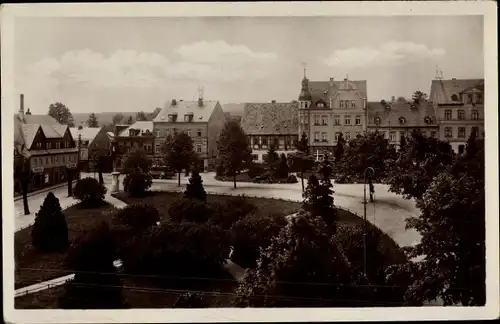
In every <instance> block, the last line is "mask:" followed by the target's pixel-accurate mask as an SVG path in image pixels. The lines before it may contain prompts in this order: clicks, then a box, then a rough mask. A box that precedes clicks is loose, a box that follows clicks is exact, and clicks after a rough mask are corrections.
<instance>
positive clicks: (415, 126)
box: [367, 101, 438, 146]
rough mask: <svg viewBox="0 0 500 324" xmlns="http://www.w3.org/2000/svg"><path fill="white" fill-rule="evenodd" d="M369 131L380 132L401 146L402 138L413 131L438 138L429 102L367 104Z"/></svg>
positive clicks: (391, 141) (432, 110)
mask: <svg viewBox="0 0 500 324" xmlns="http://www.w3.org/2000/svg"><path fill="white" fill-rule="evenodd" d="M367 106H368V109H367V126H368V131H372V132H373V131H379V132H381V133H383V134H384V136H385V138H386V139H388V140H389V141H390V143H391V144H394V145H396V146H399V143H400V140H401V137H402V136H406V137H408V136H409V135H410V134H411V132H412V131H414V130H419V131H420V132H422V134H424V135H426V136H430V137H437V132H438V123H437V120H436V116H435V114H434V108H433V106H432V103H430V102H428V101H420V102H419V103H415V102H413V101H404V102H402V101H395V102H385V101H381V102H369V103H368V104H367Z"/></svg>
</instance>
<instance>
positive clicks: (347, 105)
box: [345, 100, 351, 108]
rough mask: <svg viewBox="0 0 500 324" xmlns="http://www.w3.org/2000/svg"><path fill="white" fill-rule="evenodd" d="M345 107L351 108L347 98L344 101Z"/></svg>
mask: <svg viewBox="0 0 500 324" xmlns="http://www.w3.org/2000/svg"><path fill="white" fill-rule="evenodd" d="M345 107H346V108H351V102H350V101H349V100H346V101H345Z"/></svg>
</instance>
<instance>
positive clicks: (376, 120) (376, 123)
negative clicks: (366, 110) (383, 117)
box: [375, 117, 380, 125]
mask: <svg viewBox="0 0 500 324" xmlns="http://www.w3.org/2000/svg"><path fill="white" fill-rule="evenodd" d="M375 125H380V117H375Z"/></svg>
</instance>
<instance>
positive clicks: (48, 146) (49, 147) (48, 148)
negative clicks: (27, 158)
mask: <svg viewBox="0 0 500 324" xmlns="http://www.w3.org/2000/svg"><path fill="white" fill-rule="evenodd" d="M51 146H52V143H50V142H48V143H47V150H50V149H51Z"/></svg>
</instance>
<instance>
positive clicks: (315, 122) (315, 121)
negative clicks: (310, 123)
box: [314, 115, 319, 125]
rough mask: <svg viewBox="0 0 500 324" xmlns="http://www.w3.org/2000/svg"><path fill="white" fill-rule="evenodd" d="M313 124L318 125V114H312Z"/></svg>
mask: <svg viewBox="0 0 500 324" xmlns="http://www.w3.org/2000/svg"><path fill="white" fill-rule="evenodd" d="M314 125H319V115H314Z"/></svg>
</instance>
